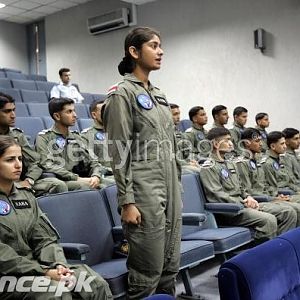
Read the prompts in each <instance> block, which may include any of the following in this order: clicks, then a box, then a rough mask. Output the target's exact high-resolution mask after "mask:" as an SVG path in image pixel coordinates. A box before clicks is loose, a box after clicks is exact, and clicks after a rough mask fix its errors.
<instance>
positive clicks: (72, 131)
mask: <svg viewBox="0 0 300 300" xmlns="http://www.w3.org/2000/svg"><path fill="white" fill-rule="evenodd" d="M70 132H71V133H75V134H78V135H79V131H78V130H70Z"/></svg>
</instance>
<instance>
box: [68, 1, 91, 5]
mask: <svg viewBox="0 0 300 300" xmlns="http://www.w3.org/2000/svg"><path fill="white" fill-rule="evenodd" d="M71 1H72V2H75V3H78V4H80V3H85V2H89V1H90V0H71Z"/></svg>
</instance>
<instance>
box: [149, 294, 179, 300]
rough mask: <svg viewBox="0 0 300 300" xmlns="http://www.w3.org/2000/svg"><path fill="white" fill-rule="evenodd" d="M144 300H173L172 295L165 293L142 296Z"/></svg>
mask: <svg viewBox="0 0 300 300" xmlns="http://www.w3.org/2000/svg"><path fill="white" fill-rule="evenodd" d="M144 300H175V298H174V297H173V296H170V295H166V294H156V295H152V296H149V297H146V298H144Z"/></svg>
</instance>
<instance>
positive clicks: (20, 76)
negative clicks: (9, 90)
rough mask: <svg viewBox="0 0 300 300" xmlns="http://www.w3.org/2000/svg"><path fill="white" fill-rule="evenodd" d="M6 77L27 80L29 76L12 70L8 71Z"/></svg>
mask: <svg viewBox="0 0 300 300" xmlns="http://www.w3.org/2000/svg"><path fill="white" fill-rule="evenodd" d="M5 73H6V77H7V78H9V79H21V80H26V79H27V76H26V75H25V74H23V73H19V72H11V71H6V72H5Z"/></svg>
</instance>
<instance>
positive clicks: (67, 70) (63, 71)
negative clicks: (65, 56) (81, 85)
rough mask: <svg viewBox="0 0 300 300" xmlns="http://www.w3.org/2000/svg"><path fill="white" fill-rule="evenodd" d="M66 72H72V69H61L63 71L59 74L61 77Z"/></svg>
mask: <svg viewBox="0 0 300 300" xmlns="http://www.w3.org/2000/svg"><path fill="white" fill-rule="evenodd" d="M65 72H70V69H69V68H61V69H59V71H58V74H59V76H62V74H63V73H65Z"/></svg>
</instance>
